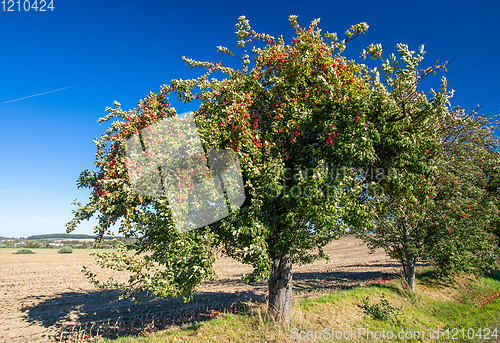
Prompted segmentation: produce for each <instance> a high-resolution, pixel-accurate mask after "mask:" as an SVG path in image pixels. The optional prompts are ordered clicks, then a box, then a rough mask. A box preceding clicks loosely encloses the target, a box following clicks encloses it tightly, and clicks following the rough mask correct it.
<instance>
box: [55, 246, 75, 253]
mask: <svg viewBox="0 0 500 343" xmlns="http://www.w3.org/2000/svg"><path fill="white" fill-rule="evenodd" d="M72 252H73V249H71V248H70V247H62V248H61V249H59V251H58V253H59V254H71V253H72Z"/></svg>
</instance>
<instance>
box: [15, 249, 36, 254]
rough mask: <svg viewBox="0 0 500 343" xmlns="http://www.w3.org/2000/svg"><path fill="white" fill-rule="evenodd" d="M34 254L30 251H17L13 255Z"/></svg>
mask: <svg viewBox="0 0 500 343" xmlns="http://www.w3.org/2000/svg"><path fill="white" fill-rule="evenodd" d="M34 253H35V252H34V251H32V250H30V249H19V250H18V251H16V252H15V253H13V254H16V255H17V254H34Z"/></svg>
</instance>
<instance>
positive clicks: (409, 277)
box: [405, 254, 415, 293]
mask: <svg viewBox="0 0 500 343" xmlns="http://www.w3.org/2000/svg"><path fill="white" fill-rule="evenodd" d="M405 257H406V282H407V283H408V287H410V289H411V291H412V292H413V293H415V257H414V256H413V254H406V256H405Z"/></svg>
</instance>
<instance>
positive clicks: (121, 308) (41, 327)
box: [0, 237, 399, 342]
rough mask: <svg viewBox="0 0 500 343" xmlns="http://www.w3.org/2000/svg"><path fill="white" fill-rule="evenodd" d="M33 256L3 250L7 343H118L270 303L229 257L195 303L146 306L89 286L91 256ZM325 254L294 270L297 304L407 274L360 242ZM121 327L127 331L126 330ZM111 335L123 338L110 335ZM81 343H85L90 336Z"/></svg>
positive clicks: (40, 252) (0, 273) (338, 244)
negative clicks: (110, 342)
mask: <svg viewBox="0 0 500 343" xmlns="http://www.w3.org/2000/svg"><path fill="white" fill-rule="evenodd" d="M33 250H34V251H36V254H35V255H13V254H12V253H13V252H14V251H15V250H14V249H1V250H0V260H1V262H0V342H27V341H33V340H36V341H37V342H50V341H57V342H58V341H60V340H62V339H61V334H62V335H63V337H64V334H67V333H69V332H72V333H76V332H78V330H82V328H85V329H87V331H88V330H90V332H94V333H96V330H97V333H96V335H97V336H98V335H99V334H102V335H106V333H109V332H112V333H113V335H114V336H115V337H116V336H119V335H126V334H130V333H134V332H138V331H140V330H141V329H142V328H141V326H140V325H143V324H144V323H145V321H147V320H148V318H149V319H151V318H160V316H163V317H162V318H164V319H165V318H167V319H168V320H166V319H165V320H164V323H167V322H169V323H172V324H175V323H179V322H182V321H185V320H189V319H194V320H203V318H204V316H206V317H207V318H208V317H210V313H214V309H219V310H220V309H224V308H225V309H226V310H227V311H232V309H234V308H236V307H237V306H238V305H239V304H242V303H245V302H249V301H253V302H261V301H265V298H266V292H267V284H266V283H265V282H260V283H257V284H252V285H249V284H246V283H244V282H242V281H241V276H242V275H243V274H245V273H249V272H250V271H251V268H250V267H249V266H246V265H243V264H241V263H239V262H237V261H235V260H233V259H230V258H227V257H224V258H221V259H220V260H218V261H217V262H216V265H215V268H216V271H217V274H218V276H219V277H218V279H217V280H215V281H212V282H206V283H204V284H203V285H201V286H200V287H199V289H198V290H197V292H196V294H195V295H194V299H193V301H191V302H190V303H183V301H182V299H163V300H158V299H152V298H147V299H145V301H143V302H142V304H141V305H138V304H135V303H134V302H131V301H129V300H127V299H124V300H119V293H118V292H117V291H115V290H106V291H96V290H95V289H94V288H93V286H92V285H91V284H89V283H88V281H87V279H86V278H85V276H84V275H83V274H82V273H81V269H82V266H83V265H87V266H90V267H93V269H94V270H97V268H98V267H97V266H96V263H95V262H94V259H93V257H92V256H90V255H89V252H88V251H86V252H84V251H78V250H74V252H73V253H72V254H58V253H57V250H56V249H45V250H44V249H33ZM325 252H326V253H327V254H329V255H330V256H331V259H330V261H324V260H321V261H316V262H315V263H314V264H310V265H303V266H294V275H293V278H294V284H293V289H294V297H295V298H297V297H307V296H309V295H310V294H312V293H321V292H325V291H331V290H332V289H340V288H350V287H353V286H357V285H362V284H363V283H364V282H367V281H369V280H374V279H378V278H390V277H395V276H397V274H398V273H399V265H398V264H397V263H396V261H394V260H391V259H389V257H387V256H386V254H385V252H384V251H382V250H378V251H376V252H375V253H374V254H369V251H368V249H367V247H366V246H365V245H364V244H363V243H362V242H361V241H360V240H358V239H356V238H354V237H343V238H341V239H340V240H338V241H334V242H332V243H331V244H329V245H328V246H327V247H326V248H325ZM106 273H107V272H106V271H101V272H100V275H101V276H103V277H107V275H106ZM118 322H120V323H122V324H126V325H122V326H121V327H120V330H118V329H116V328H117V327H118V326H119V325H117V323H118ZM158 323H159V322H158ZM153 324H154V321H153ZM113 325H114V326H113ZM110 327H115V330H114V331H109V330H110ZM126 327H130V328H135V331H134V332H132V331H131V330H132V329H131V330H129V329H127V328H126ZM99 330H101V332H99ZM106 330H107V331H106ZM110 336H112V335H110ZM81 337H82V341H85V340H84V339H83V338H84V337H85V336H84V334H83V333H82V336H81Z"/></svg>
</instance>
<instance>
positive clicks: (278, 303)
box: [268, 251, 293, 325]
mask: <svg viewBox="0 0 500 343" xmlns="http://www.w3.org/2000/svg"><path fill="white" fill-rule="evenodd" d="M292 256H293V253H292V251H289V252H287V253H285V254H283V255H281V256H277V257H276V258H275V259H274V261H273V267H272V270H271V276H270V277H269V282H268V284H269V303H268V312H269V317H270V318H271V319H272V320H274V321H277V322H280V323H281V324H283V325H288V324H289V323H290V313H291V311H292Z"/></svg>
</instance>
